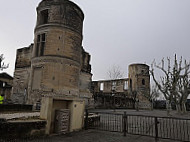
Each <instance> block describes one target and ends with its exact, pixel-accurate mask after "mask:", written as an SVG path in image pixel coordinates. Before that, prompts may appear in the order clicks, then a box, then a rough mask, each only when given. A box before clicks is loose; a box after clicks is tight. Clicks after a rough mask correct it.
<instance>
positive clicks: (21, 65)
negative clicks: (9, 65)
mask: <svg viewBox="0 0 190 142" xmlns="http://www.w3.org/2000/svg"><path fill="white" fill-rule="evenodd" d="M32 51H33V44H31V45H30V46H29V47H24V48H21V49H18V50H17V55H16V62H15V71H14V79H13V91H12V95H11V99H12V101H13V102H14V103H17V104H24V103H26V99H27V94H28V82H29V79H30V73H31V57H32Z"/></svg>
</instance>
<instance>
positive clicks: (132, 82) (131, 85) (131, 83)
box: [130, 79, 133, 90]
mask: <svg viewBox="0 0 190 142" xmlns="http://www.w3.org/2000/svg"><path fill="white" fill-rule="evenodd" d="M132 83H133V82H132V79H130V89H131V90H132V87H133V86H132Z"/></svg>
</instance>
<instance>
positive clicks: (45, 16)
mask: <svg viewBox="0 0 190 142" xmlns="http://www.w3.org/2000/svg"><path fill="white" fill-rule="evenodd" d="M47 23H48V9H46V10H43V11H41V13H40V24H47Z"/></svg>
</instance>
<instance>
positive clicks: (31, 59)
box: [13, 0, 92, 104]
mask: <svg viewBox="0 0 190 142" xmlns="http://www.w3.org/2000/svg"><path fill="white" fill-rule="evenodd" d="M37 15H38V16H37V24H36V27H35V33H34V45H31V46H30V47H28V48H22V49H18V50H17V59H16V67H15V73H14V83H13V87H14V88H13V98H15V99H13V100H15V102H17V103H28V104H35V103H36V102H38V101H40V100H41V97H42V96H54V97H77V98H78V97H82V98H85V99H86V102H89V100H91V98H92V94H91V93H90V82H91V77H92V74H91V65H90V63H89V62H90V55H89V54H88V53H87V52H85V50H84V49H83V47H82V38H83V36H82V29H83V20H84V14H83V12H82V10H81V9H80V8H79V7H78V6H77V5H76V4H74V3H73V2H71V1H69V0H42V1H41V2H40V4H39V5H38V7H37ZM18 98H20V99H18Z"/></svg>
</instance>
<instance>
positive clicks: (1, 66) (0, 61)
mask: <svg viewBox="0 0 190 142" xmlns="http://www.w3.org/2000/svg"><path fill="white" fill-rule="evenodd" d="M4 59H5V58H4V57H3V54H1V55H0V70H4V69H6V68H8V67H9V64H7V65H6V64H5V63H4V62H3V60H4Z"/></svg>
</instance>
